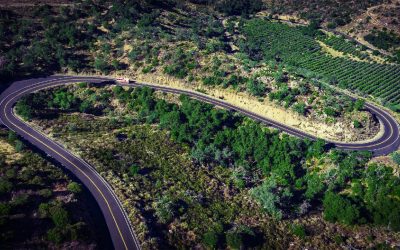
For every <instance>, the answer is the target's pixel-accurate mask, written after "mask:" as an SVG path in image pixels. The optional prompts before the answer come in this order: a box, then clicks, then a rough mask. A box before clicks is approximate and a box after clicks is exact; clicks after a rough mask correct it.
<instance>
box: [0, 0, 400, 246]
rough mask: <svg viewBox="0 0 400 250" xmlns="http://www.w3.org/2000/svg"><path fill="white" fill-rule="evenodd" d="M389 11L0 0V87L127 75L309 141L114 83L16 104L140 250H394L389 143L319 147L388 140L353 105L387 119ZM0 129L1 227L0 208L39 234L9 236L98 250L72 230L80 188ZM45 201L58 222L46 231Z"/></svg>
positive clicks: (198, 1)
mask: <svg viewBox="0 0 400 250" xmlns="http://www.w3.org/2000/svg"><path fill="white" fill-rule="evenodd" d="M398 8H399V3H398V1H397V0H396V1H394V0H392V1H390V0H361V1H344V0H335V1H331V0H324V1H316V0H311V1H302V0H301V1H295V0H284V1H272V0H268V1H262V0H231V1H229V0H218V1H211V0H190V1H183V0H168V1H161V0H148V1H145V0H117V1H109V0H80V1H73V2H72V1H63V0H59V1H47V0H37V1H25V0H21V1H13V3H12V4H9V3H8V2H7V1H2V0H0V89H1V90H3V89H4V88H6V87H7V86H8V85H9V84H10V83H11V82H13V81H16V80H20V79H30V78H35V77H38V76H43V75H51V74H65V75H73V76H77V75H78V76H79V75H85V76H100V75H101V76H109V77H127V78H129V79H131V81H132V82H133V81H137V83H138V84H140V83H141V82H142V83H143V82H149V83H152V84H157V85H163V86H170V87H174V88H176V89H180V90H187V91H192V92H198V93H203V94H205V95H209V96H212V97H214V98H215V99H221V100H224V101H225V102H226V103H228V104H231V105H234V106H236V107H238V108H240V109H244V110H248V111H250V112H254V113H256V114H258V115H260V116H262V117H266V118H268V119H271V120H274V121H276V122H278V123H282V124H285V125H287V126H291V127H293V128H295V129H298V130H301V131H304V132H306V133H308V134H310V135H313V136H315V137H318V138H320V139H318V140H315V141H314V140H308V139H301V138H297V137H294V136H290V135H288V134H286V133H284V132H282V131H279V130H275V129H272V128H271V127H268V126H264V125H263V124H261V123H258V122H256V121H254V120H253V119H252V116H251V115H250V117H244V116H242V115H241V114H239V113H236V112H233V111H232V110H224V109H221V108H217V107H214V106H212V105H211V104H208V103H203V102H200V101H196V100H193V99H191V98H189V97H188V96H184V95H182V96H177V95H174V94H165V93H161V92H158V91H153V90H151V89H149V88H139V87H137V88H130V87H121V86H114V85H113V81H109V82H108V83H111V84H103V85H104V86H103V85H101V86H100V84H93V83H90V82H80V83H77V84H74V85H68V86H63V87H56V88H49V89H45V90H41V91H37V92H35V93H32V94H30V95H27V96H25V97H23V98H22V99H21V100H20V101H19V102H18V103H17V104H16V105H15V108H14V111H15V113H16V114H17V115H18V116H19V117H20V119H22V120H24V121H25V122H26V123H27V126H30V127H31V128H33V129H36V130H39V131H40V132H42V133H43V135H47V136H48V137H50V138H51V139H52V140H54V141H56V142H58V143H59V144H61V145H63V146H64V147H65V148H66V150H70V151H71V152H72V153H73V154H75V155H76V156H78V157H80V158H82V159H83V160H85V161H86V162H87V163H88V164H90V166H93V168H94V170H93V171H97V172H98V173H100V175H101V176H102V177H103V178H104V179H105V180H106V181H107V182H108V183H109V184H110V186H111V188H110V189H109V190H112V191H113V192H115V196H116V197H118V199H119V200H120V201H121V204H122V206H123V210H125V211H126V212H127V214H128V215H129V216H128V217H129V221H130V223H131V224H132V225H133V229H134V231H135V233H136V235H137V238H138V240H139V241H140V244H141V246H142V247H143V249H159V248H163V247H164V248H168V249H169V248H170V249H248V248H251V249H253V248H254V249H299V248H310V249H321V248H328V249H381V248H382V249H386V248H396V247H399V246H400V242H399V239H400V236H399V232H400V198H399V197H400V182H399V166H400V153H399V152H393V153H392V154H390V155H386V156H381V157H374V155H373V154H372V152H364V151H361V150H358V151H342V150H339V149H338V148H335V145H336V146H337V145H338V144H334V143H333V142H346V143H349V144H351V143H354V142H364V143H370V145H371V144H372V143H371V142H372V141H373V140H376V139H377V138H379V139H381V140H382V141H383V140H385V138H386V137H380V136H382V135H383V134H384V133H385V135H389V134H391V135H390V136H391V137H392V136H393V137H396V136H394V135H396V134H397V133H396V132H394V133H393V129H392V130H389V129H386V130H384V129H383V128H384V126H383V125H382V122H380V121H379V120H378V118H377V115H375V114H376V113H375V114H374V113H373V112H371V111H370V109H368V108H367V107H368V105H367V106H366V102H370V103H374V105H376V106H377V107H379V108H381V109H382V110H384V111H382V112H386V111H387V112H388V113H390V114H391V115H393V116H394V117H396V119H398V120H399V121H400V85H399V82H400V33H399V30H398V27H399V25H398V24H396V22H398V11H397V10H398ZM63 79H64V78H63ZM26 83H29V82H26ZM10 110H11V108H10ZM10 112H11V111H10ZM253 117H254V116H253ZM380 117H381V116H379V119H381V120H382V119H383V118H380ZM393 124H395V122H393ZM5 133H6V132H5V130H0V143H1V145H2V147H3V148H5V149H7V150H6V151H7V152H8V151H10V152H12V155H16V154H17V153H20V154H19V157H22V158H21V159H22V160H17V161H16V162H9V161H7V160H6V161H4V162H0V163H1V164H2V166H3V165H4V166H5V167H4V169H3V170H1V171H0V181H1V183H0V198H1V199H2V200H1V201H0V205H1V206H0V210H2V211H0V212H1V213H2V214H0V227H2V229H3V228H6V227H7V229H5V230H3V231H4V232H11V231H13V232H14V231H16V230H15V228H13V227H12V224H11V223H10V222H11V221H12V220H14V219H15V217H18V216H19V215H18V214H19V213H18V214H16V213H14V211H12V210H11V209H10V207H11V208H14V207H15V208H17V209H19V210H18V211H20V210H23V211H24V213H25V214H33V215H32V216H34V217H35V219H37V220H38V221H39V222H38V224H39V225H40V226H41V228H42V229H41V230H39V231H38V232H37V234H34V233H32V232H28V233H26V234H24V237H22V236H21V238H24V239H28V238H29V237H30V235H32V234H33V235H34V236H35V237H36V238H35V239H36V241H35V243H37V242H38V244H41V245H43V246H45V247H46V246H47V247H52V246H53V247H55V248H57V247H62V246H65V247H68V245H71V244H76V246H78V247H79V246H80V245H82V246H83V248H90V247H91V246H92V245H93V247H95V246H97V247H99V248H101V243H97V244H95V243H93V242H94V241H98V240H97V238H95V237H92V236H91V235H90V234H89V236H88V237H87V238H79V237H78V236H80V232H82V236H83V235H85V234H84V233H85V232H86V231H87V229H88V228H89V226H91V224H90V218H86V217H85V216H86V214H83V215H82V216H80V215H79V214H78V213H77V214H76V216H75V214H74V213H73V210H68V209H69V208H71V207H72V208H71V209H74V208H77V207H78V208H77V209H80V211H81V210H85V209H86V208H85V205H86V204H82V207H79V206H78V205H77V204H76V203H77V201H81V198H83V197H81V196H80V195H79V192H75V191H76V190H77V189H80V186H79V185H78V184H77V183H75V182H72V181H71V180H70V179H69V177H68V176H65V175H63V174H62V173H61V172H60V171H56V170H54V169H53V168H54V166H52V165H51V164H49V163H47V162H46V161H45V160H44V159H42V158H41V157H40V156H38V155H37V154H35V153H33V152H31V151H30V150H29V149H27V148H24V144H23V143H22V141H20V140H19V139H18V138H16V137H15V135H14V134H12V133H10V135H11V137H12V138H11V139H12V140H10V139H8V140H7V139H6V138H5ZM327 141H328V143H327ZM331 142H332V143H331ZM375 142H376V141H374V143H375ZM383 143H385V142H382V143H380V144H382V145H383V146H382V147H384V146H385V144H383ZM386 143H387V144H389V143H390V141H389V142H388V141H386ZM352 145H353V144H352ZM393 145H394V143H392V145H389V146H392V147H394V146H393ZM12 146H14V148H13V147H12ZM353 146H354V145H353ZM373 146H375V145H373ZM19 147H22V148H19ZM8 149H9V150H8ZM16 151H20V152H16ZM8 153H9V152H8ZM0 154H3V153H1V152H0ZM0 156H2V157H3V155H0ZM7 157H8V158H10V156H5V158H7ZM3 158H4V157H3ZM8 158H7V159H8ZM28 158H29V159H34V160H35V161H32V162H29V161H28ZM35 166H39V170H40V171H42V170H43V169H44V168H45V167H46V169H50V170H48V172H49V174H48V175H47V176H43V177H42V173H41V172H40V171H39V170H36V168H35ZM88 166H89V165H88ZM9 169H15V170H16V171H19V172H18V173H22V174H21V176H19V174H16V172H15V171H14V170H13V171H11V170H10V171H9ZM28 170H29V171H28ZM35 171H39V172H35ZM46 171H47V170H46ZM25 172H27V173H25ZM36 176H38V177H37V178H36ZM21 178H22V179H21ZM43 180H46V181H45V185H44V184H43V183H41V182H42V181H43ZM22 182H24V183H27V185H28V188H26V187H25V184H24V183H22ZM10 183H12V184H15V185H14V186H12V188H11V189H10ZM71 183H74V184H72V188H71V187H70V188H68V187H69V186H70V185H69V184H71ZM1 190H3V192H2V191H1ZM43 190H45V191H43ZM60 190H61V191H62V192H65V193H63V194H60V195H58V193H59V192H58V191H60ZM20 196H21V197H22V198H20ZM31 197H38V199H32V198H31ZM20 200H21V201H20ZM60 201H61V202H60ZM15 202H17V204H16V205H15ZM18 202H20V203H18ZM39 203H40V204H39ZM82 203H84V202H83V201H82ZM43 204H44V205H43ZM74 204H75V205H74ZM53 206H56V208H53ZM28 208H29V209H30V210H28ZM64 208H65V209H64ZM88 209H90V208H88ZM39 210H40V211H39ZM53 210H56V211H58V210H61V211H64V210H65V211H67V212H65V211H64V212H60V213H61V214H62V215H63V217H66V216H65V214H72V216H71V218H70V219H68V220H67V219H63V220H62V223H61V224H62V225H60V224H57V223H58V222H59V221H57V219H55V220H54V218H52V217H53V213H54V211H53ZM121 210H122V209H121ZM11 211H12V212H11ZM78 215H79V216H78ZM24 218H25V219H26V218H27V216H25V217H24ZM51 219H53V221H52V220H51ZM125 219H126V218H125ZM87 220H88V222H87V224H86V221H87ZM83 221H85V223H83ZM127 221H128V219H126V221H125V223H127ZM7 223H8V224H7ZM85 225H88V226H85ZM127 225H128V226H129V223H127ZM62 226H64V227H65V228H67V229H65V230H64V229H62ZM10 228H11V229H10ZM99 228H100V226H99ZM81 229H82V230H81ZM0 236H1V237H3V238H1V240H3V241H5V242H6V241H7V240H8V242H7V244H9V245H13V244H14V245H15V244H16V243H15V242H18V238H15V237H9V235H8V234H7V233H4V234H1V235H0ZM76 242H77V243H76ZM0 243H1V242H0ZM24 244H25V243H24ZM16 246H19V245H18V244H16ZM0 248H1V247H0Z"/></svg>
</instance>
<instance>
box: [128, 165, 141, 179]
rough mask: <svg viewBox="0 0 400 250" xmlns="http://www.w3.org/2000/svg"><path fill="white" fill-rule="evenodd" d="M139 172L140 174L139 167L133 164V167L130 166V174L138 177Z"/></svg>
mask: <svg viewBox="0 0 400 250" xmlns="http://www.w3.org/2000/svg"><path fill="white" fill-rule="evenodd" d="M138 172H139V166H138V165H135V164H133V165H132V166H130V168H129V173H130V174H131V175H132V176H135V175H137V174H138Z"/></svg>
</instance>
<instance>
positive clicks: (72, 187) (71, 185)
mask: <svg viewBox="0 0 400 250" xmlns="http://www.w3.org/2000/svg"><path fill="white" fill-rule="evenodd" d="M67 188H68V190H69V191H71V192H72V193H76V194H78V193H80V192H82V187H81V185H80V184H78V183H76V182H74V181H72V182H70V183H69V184H68V186H67Z"/></svg>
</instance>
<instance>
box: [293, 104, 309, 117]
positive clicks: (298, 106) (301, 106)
mask: <svg viewBox="0 0 400 250" xmlns="http://www.w3.org/2000/svg"><path fill="white" fill-rule="evenodd" d="M293 110H294V111H295V112H297V113H299V114H300V115H305V113H306V104H305V103H304V102H300V103H297V104H296V105H294V106H293Z"/></svg>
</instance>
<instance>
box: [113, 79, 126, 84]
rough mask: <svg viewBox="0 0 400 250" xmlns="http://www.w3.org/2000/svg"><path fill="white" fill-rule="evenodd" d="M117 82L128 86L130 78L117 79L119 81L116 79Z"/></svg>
mask: <svg viewBox="0 0 400 250" xmlns="http://www.w3.org/2000/svg"><path fill="white" fill-rule="evenodd" d="M115 81H116V82H117V83H125V84H128V83H129V78H117V79H115Z"/></svg>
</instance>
